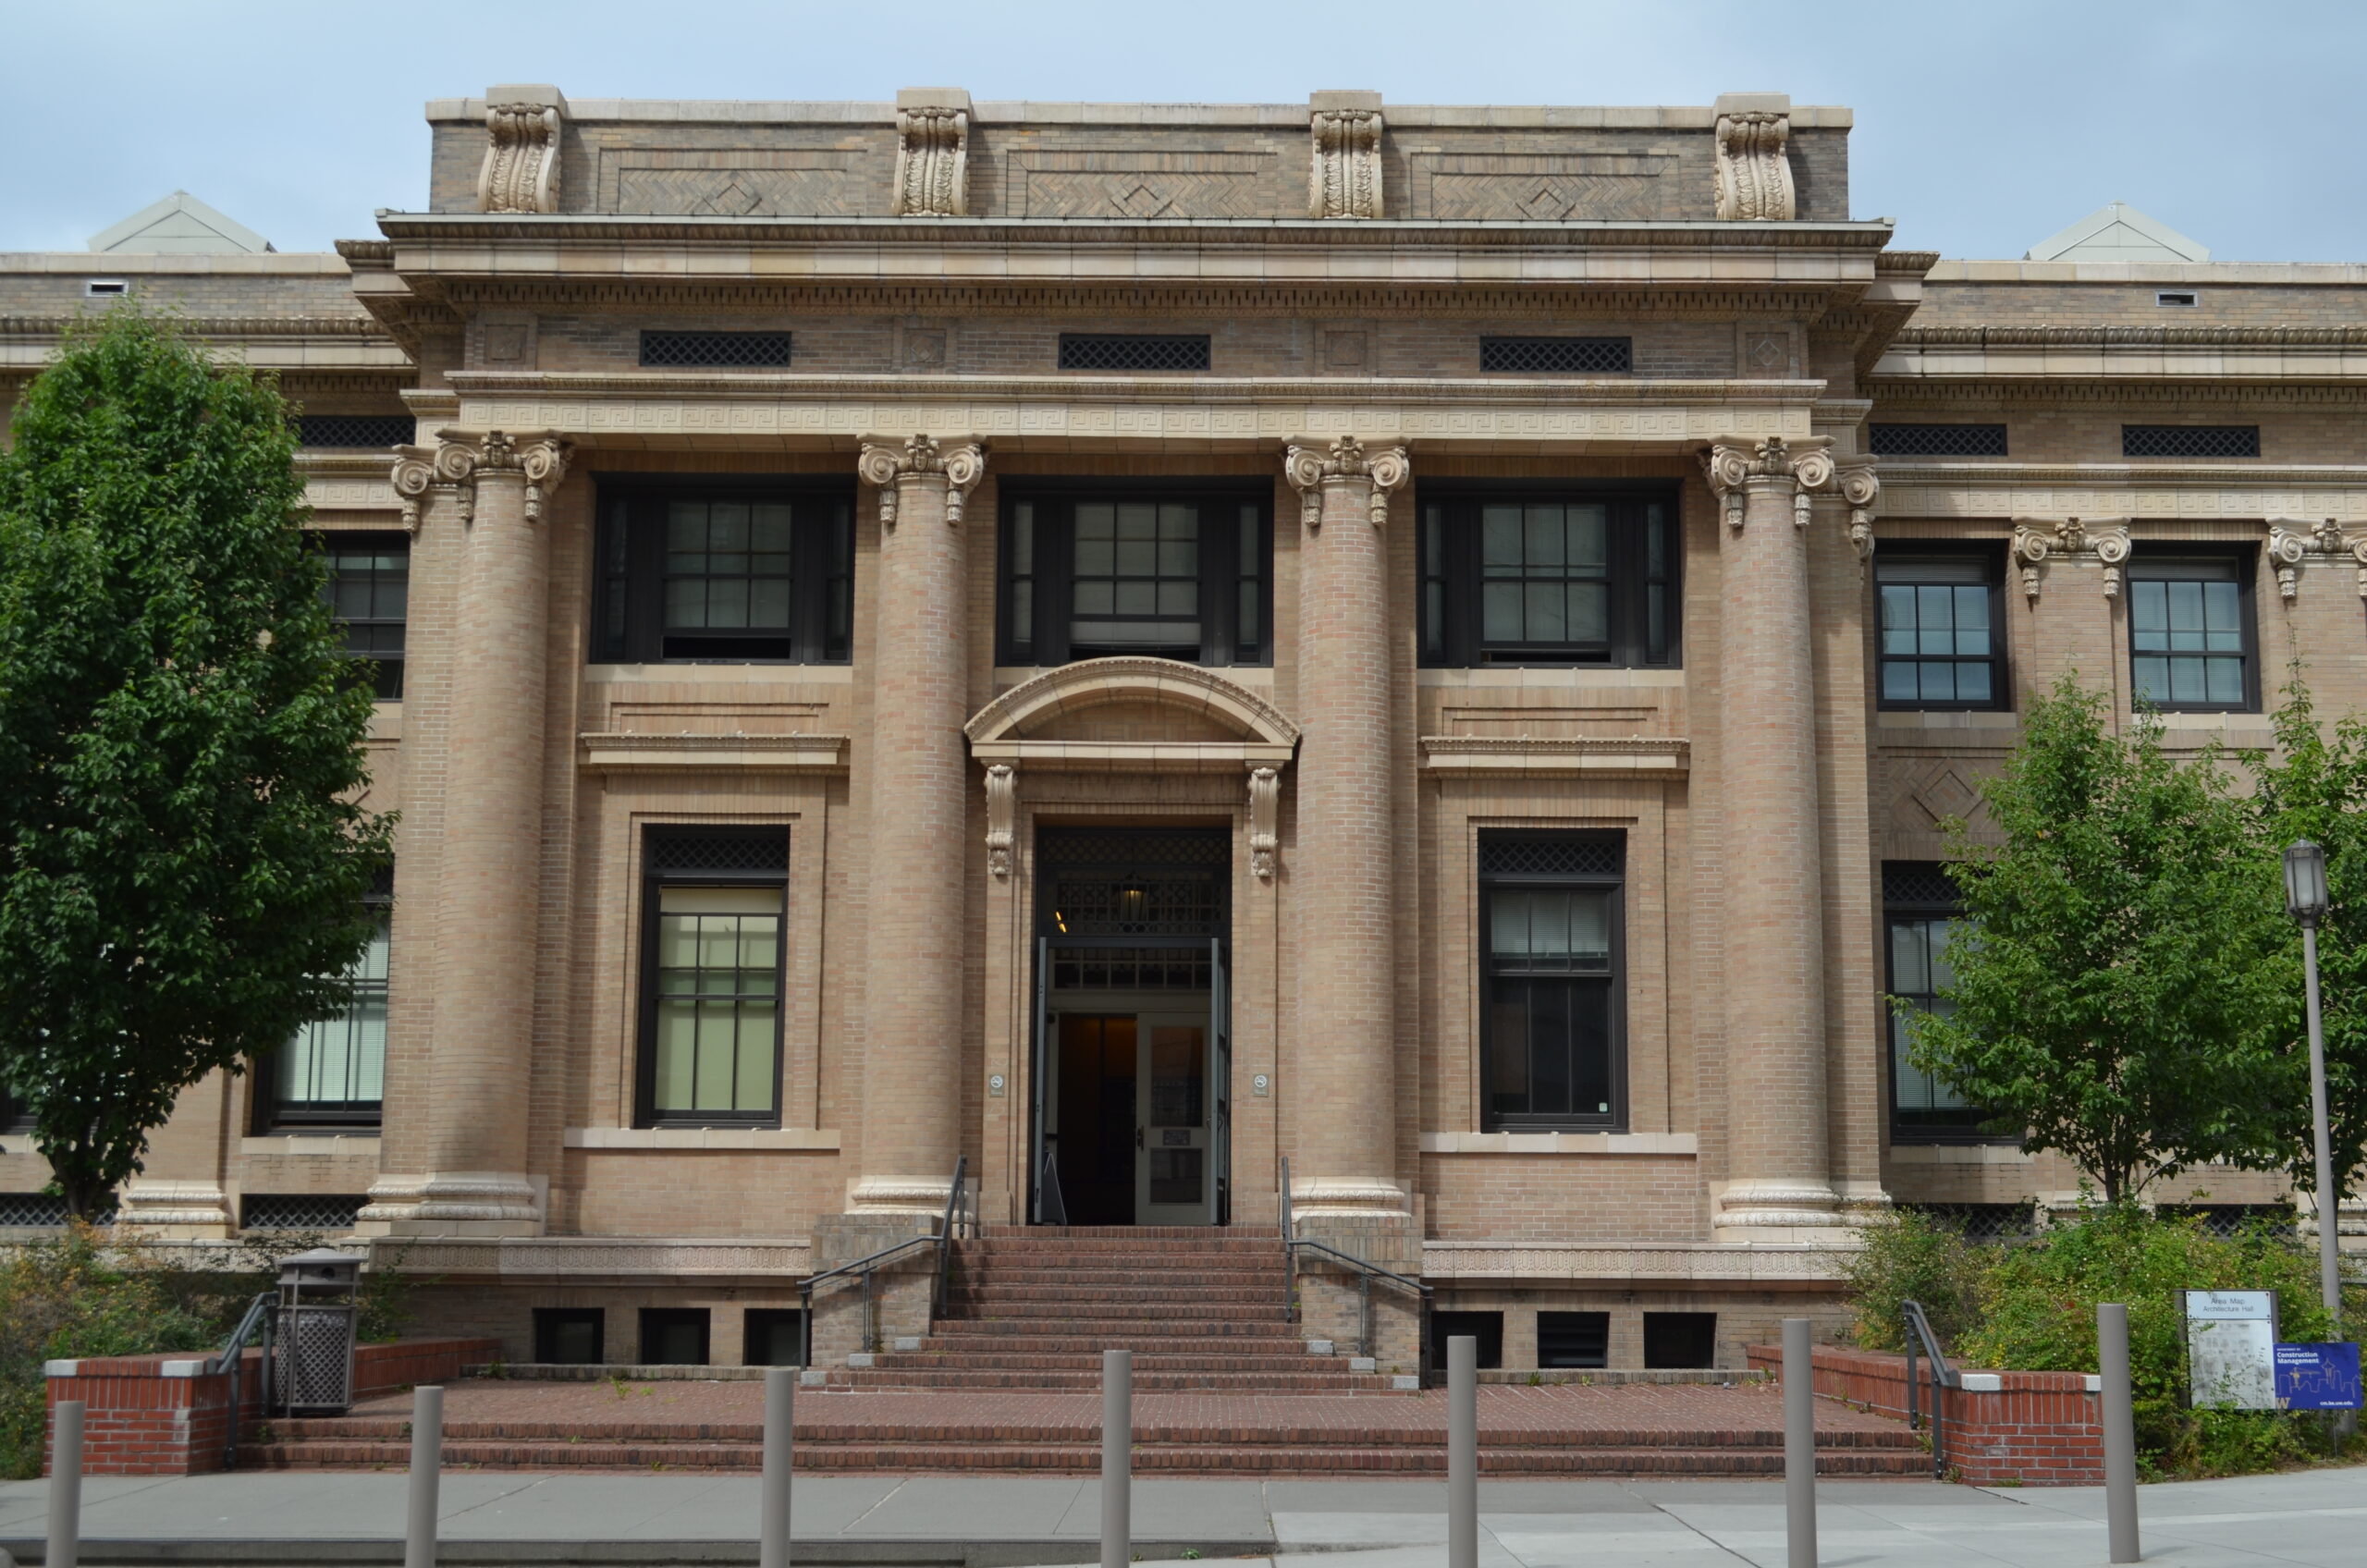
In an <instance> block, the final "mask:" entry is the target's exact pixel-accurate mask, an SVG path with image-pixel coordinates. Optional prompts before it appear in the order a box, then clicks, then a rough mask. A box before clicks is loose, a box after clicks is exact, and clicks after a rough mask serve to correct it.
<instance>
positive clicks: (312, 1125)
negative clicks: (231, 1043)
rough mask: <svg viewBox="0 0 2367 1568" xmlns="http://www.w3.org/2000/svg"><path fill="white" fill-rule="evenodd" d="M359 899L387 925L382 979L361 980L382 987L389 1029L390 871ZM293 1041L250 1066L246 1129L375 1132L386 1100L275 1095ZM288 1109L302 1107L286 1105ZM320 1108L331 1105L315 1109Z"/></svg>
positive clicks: (392, 903) (265, 1133)
mask: <svg viewBox="0 0 2367 1568" xmlns="http://www.w3.org/2000/svg"><path fill="white" fill-rule="evenodd" d="M362 903H363V904H364V905H365V906H366V907H368V908H370V909H373V910H375V911H377V912H378V918H379V919H380V920H381V921H382V922H384V923H385V925H386V969H387V978H386V980H384V981H376V982H362V983H360V984H362V985H377V986H381V987H382V990H381V993H380V994H381V996H382V998H383V999H384V1001H385V1003H386V1010H387V1012H388V1015H389V1017H388V1023H389V1026H390V1028H391V1024H392V1022H393V1020H392V1013H393V1010H394V989H393V987H394V942H395V933H394V913H395V881H394V876H393V874H392V873H391V872H388V873H386V874H384V875H382V876H379V878H378V879H377V880H376V881H374V883H372V884H371V887H370V889H369V891H367V892H366V893H364V894H363V895H362ZM361 996H362V991H361V990H360V989H359V988H358V987H357V989H356V991H355V997H356V999H357V1000H358V999H359V998H360V997H361ZM305 1027H306V1028H310V1027H311V1025H310V1024H307V1025H305ZM294 1045H295V1042H294V1041H293V1040H290V1041H288V1043H287V1044H286V1045H283V1046H281V1047H279V1049H278V1050H277V1051H274V1052H273V1053H271V1054H270V1055H268V1056H265V1057H263V1058H261V1059H259V1060H255V1061H253V1062H251V1063H250V1064H249V1068H248V1081H249V1082H250V1083H251V1084H252V1085H253V1086H252V1088H251V1090H250V1091H249V1093H248V1096H247V1099H248V1127H249V1129H250V1130H251V1132H252V1133H253V1134H254V1135H255V1136H256V1137H271V1136H274V1135H276V1134H281V1133H315V1132H323V1131H326V1132H337V1133H353V1134H357V1135H362V1136H373V1135H375V1134H376V1133H377V1131H378V1129H379V1128H380V1127H381V1126H382V1125H383V1124H384V1123H385V1121H386V1100H385V1098H384V1097H383V1096H382V1097H380V1098H378V1099H376V1100H294V1101H290V1100H283V1099H281V1098H280V1097H279V1094H278V1091H277V1090H276V1088H275V1087H274V1086H273V1083H274V1080H275V1079H276V1076H277V1074H278V1072H279V1059H280V1054H281V1053H282V1052H285V1051H287V1050H288V1049H290V1048H292V1047H293V1046H294ZM384 1071H385V1064H384V1063H383V1062H382V1063H381V1064H380V1072H384ZM290 1107H300V1108H302V1109H290ZM324 1107H328V1108H335V1109H320V1108H324Z"/></svg>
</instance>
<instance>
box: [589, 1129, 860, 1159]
mask: <svg viewBox="0 0 2367 1568" xmlns="http://www.w3.org/2000/svg"><path fill="white" fill-rule="evenodd" d="M559 1141H560V1143H561V1145H563V1146H565V1147H567V1148H570V1149H601V1150H606V1151H608V1152H611V1153H618V1152H646V1151H655V1150H659V1149H706V1150H759V1151H769V1152H779V1151H781V1150H822V1151H826V1152H829V1153H836V1152H837V1151H838V1148H839V1133H838V1130H837V1129H835V1128H829V1127H570V1128H568V1129H566V1131H565V1132H564V1133H561V1134H560V1139H559Z"/></svg>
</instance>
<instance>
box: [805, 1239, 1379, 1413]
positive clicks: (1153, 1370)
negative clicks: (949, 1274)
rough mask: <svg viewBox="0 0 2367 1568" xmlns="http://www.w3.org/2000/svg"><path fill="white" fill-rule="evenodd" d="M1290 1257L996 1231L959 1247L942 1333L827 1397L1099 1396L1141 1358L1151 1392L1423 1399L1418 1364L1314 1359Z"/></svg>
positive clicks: (836, 1381) (1205, 1243)
mask: <svg viewBox="0 0 2367 1568" xmlns="http://www.w3.org/2000/svg"><path fill="white" fill-rule="evenodd" d="M1342 1348H1343V1349H1345V1350H1353V1348H1354V1347H1352V1346H1343V1347H1342ZM1105 1350H1131V1351H1133V1352H1134V1388H1135V1390H1137V1391H1139V1392H1144V1393H1154V1392H1183V1391H1191V1392H1200V1393H1282V1392H1292V1393H1349V1392H1358V1391H1381V1390H1396V1389H1400V1388H1411V1387H1413V1386H1414V1385H1413V1384H1412V1383H1411V1382H1410V1381H1409V1379H1411V1378H1412V1377H1413V1375H1414V1373H1415V1370H1416V1369H1415V1368H1413V1367H1411V1366H1405V1367H1399V1368H1396V1369H1394V1373H1393V1375H1392V1369H1391V1368H1388V1367H1379V1368H1369V1367H1368V1368H1366V1369H1363V1370H1359V1369H1358V1368H1357V1367H1356V1366H1355V1363H1354V1361H1353V1360H1352V1359H1351V1358H1350V1356H1348V1355H1344V1354H1343V1355H1328V1356H1327V1355H1313V1354H1308V1351H1307V1348H1306V1337H1305V1336H1304V1334H1303V1333H1302V1332H1301V1331H1300V1330H1299V1329H1298V1327H1297V1326H1296V1325H1295V1324H1294V1323H1293V1322H1292V1321H1291V1319H1290V1303H1289V1297H1288V1293H1287V1288H1286V1286H1285V1285H1284V1282H1283V1279H1282V1233H1281V1232H1280V1231H1277V1230H1275V1229H1274V1228H1272V1227H1271V1226H1268V1227H1265V1228H1263V1229H1259V1228H1256V1227H1234V1228H1233V1229H1231V1230H1225V1231H1216V1230H1208V1229H1205V1228H1200V1227H1184V1226H1099V1227H1096V1226H1071V1227H1068V1228H1065V1229H1057V1230H1056V1229H1051V1228H1047V1227H1030V1226H1020V1225H989V1226H987V1227H986V1228H985V1229H984V1231H983V1232H982V1233H981V1234H980V1235H979V1236H978V1237H977V1238H976V1239H975V1240H973V1241H965V1242H962V1243H957V1245H956V1246H955V1248H954V1264H953V1278H952V1285H951V1289H950V1292H949V1293H948V1296H947V1300H946V1315H945V1316H944V1317H941V1318H939V1319H938V1322H937V1324H936V1330H935V1332H933V1333H931V1334H930V1335H929V1336H928V1337H927V1338H926V1339H924V1340H922V1341H920V1342H919V1343H918V1344H917V1345H909V1344H908V1345H907V1348H902V1349H889V1350H885V1351H882V1352H880V1353H879V1354H877V1355H876V1356H874V1357H873V1358H872V1361H871V1364H870V1365H869V1366H850V1367H843V1368H832V1369H831V1370H830V1371H829V1372H828V1374H826V1377H827V1379H828V1386H829V1387H832V1388H847V1389H1035V1390H1051V1389H1098V1388H1099V1387H1100V1386H1101V1353H1102V1352H1103V1351H1105Z"/></svg>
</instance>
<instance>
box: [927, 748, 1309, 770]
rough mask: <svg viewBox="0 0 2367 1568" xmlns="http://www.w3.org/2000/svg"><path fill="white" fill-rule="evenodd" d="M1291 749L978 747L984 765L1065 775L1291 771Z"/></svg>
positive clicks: (977, 757) (976, 754)
mask: <svg viewBox="0 0 2367 1568" xmlns="http://www.w3.org/2000/svg"><path fill="white" fill-rule="evenodd" d="M1291 752H1292V748H1291V747H1289V746H1286V745H1273V744H1269V743H1267V742H1264V741H973V742H972V743H971V746H970V754H971V755H972V757H974V758H975V760H977V761H978V762H981V763H1008V764H1011V765H1012V766H1016V767H1019V768H1022V769H1036V768H1042V769H1048V770H1056V771H1059V772H1064V773H1240V772H1242V771H1243V770H1245V769H1246V768H1252V767H1273V768H1280V767H1283V766H1288V765H1289V763H1290V760H1291Z"/></svg>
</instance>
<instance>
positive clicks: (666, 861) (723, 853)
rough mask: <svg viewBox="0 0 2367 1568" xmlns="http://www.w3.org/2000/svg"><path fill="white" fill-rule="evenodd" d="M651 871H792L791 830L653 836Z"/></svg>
mask: <svg viewBox="0 0 2367 1568" xmlns="http://www.w3.org/2000/svg"><path fill="white" fill-rule="evenodd" d="M649 869H650V870H652V871H744V872H759V871H777V872H780V873H782V874H783V875H787V873H788V871H789V830H788V829H787V828H785V827H775V828H768V829H767V830H765V831H763V832H760V833H653V834H651V835H650V837H649Z"/></svg>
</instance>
